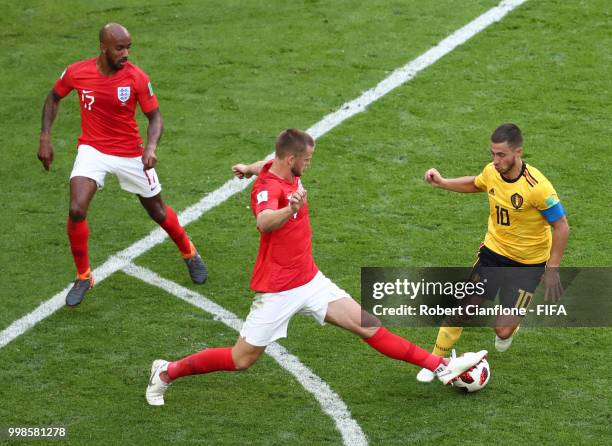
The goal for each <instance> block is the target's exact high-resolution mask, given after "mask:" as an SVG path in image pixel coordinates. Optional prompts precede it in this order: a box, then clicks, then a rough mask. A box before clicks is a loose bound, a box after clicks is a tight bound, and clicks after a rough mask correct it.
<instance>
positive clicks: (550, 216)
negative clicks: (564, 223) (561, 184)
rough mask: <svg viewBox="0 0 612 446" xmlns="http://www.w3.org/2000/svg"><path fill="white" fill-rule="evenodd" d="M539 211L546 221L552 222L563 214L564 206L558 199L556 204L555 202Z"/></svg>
mask: <svg viewBox="0 0 612 446" xmlns="http://www.w3.org/2000/svg"><path fill="white" fill-rule="evenodd" d="M540 212H541V213H542V215H543V216H544V218H545V219H546V221H547V222H548V223H554V222H556V221H557V220H559V219H560V218H561V217H564V216H565V208H564V207H563V205H562V204H561V202H560V201H559V202H557V204H555V205H554V206H551V207H549V208H548V209H544V210H543V211H540Z"/></svg>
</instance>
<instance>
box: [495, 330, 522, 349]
mask: <svg viewBox="0 0 612 446" xmlns="http://www.w3.org/2000/svg"><path fill="white" fill-rule="evenodd" d="M520 329H521V326H520V325H517V326H516V328H515V329H514V331H513V332H512V335H511V336H510V337H509V338H508V339H502V338H500V337H499V336H497V335H495V350H497V351H498V352H501V353H503V352H505V351H506V350H508V349H509V348H510V346H511V345H512V338H514V335H515V334H517V333H518V331H519V330H520Z"/></svg>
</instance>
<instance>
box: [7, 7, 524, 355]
mask: <svg viewBox="0 0 612 446" xmlns="http://www.w3.org/2000/svg"><path fill="white" fill-rule="evenodd" d="M526 1H527V0H504V1H502V2H501V3H499V5H498V6H495V7H493V8H491V9H489V10H488V11H487V12H485V13H484V14H482V15H480V16H479V17H477V18H476V19H474V20H472V21H471V22H470V23H468V24H467V25H465V26H464V27H463V28H460V29H458V30H457V31H455V32H454V33H453V34H451V35H450V36H448V37H447V38H445V39H443V40H442V41H440V42H439V43H438V44H437V45H436V46H434V47H432V48H431V49H429V50H428V51H426V52H425V53H423V54H421V55H420V56H419V57H417V58H416V59H414V60H413V61H411V62H409V63H407V64H406V65H404V66H403V67H401V68H398V69H397V70H395V71H394V72H393V73H391V74H390V75H389V76H388V77H387V78H385V79H384V80H383V81H381V82H380V83H379V84H378V85H376V86H375V87H374V88H372V89H370V90H368V91H366V92H364V93H363V94H362V95H361V96H359V97H358V98H357V99H354V100H352V101H350V102H347V103H346V104H344V105H342V107H340V109H338V110H337V111H335V112H333V113H331V114H329V115H327V116H325V117H323V119H321V120H320V121H319V122H317V123H316V124H315V125H313V126H312V127H311V128H309V129H308V132H309V133H310V134H311V135H312V136H313V137H315V138H319V137H321V136H323V135H325V134H326V133H327V132H329V131H330V130H331V129H333V128H335V127H337V126H338V125H339V124H341V123H342V122H344V121H345V120H346V119H348V118H350V117H351V116H353V115H355V114H357V113H360V112H362V111H364V110H365V108H366V107H367V106H368V105H370V104H372V103H373V102H375V101H377V100H378V99H380V98H381V97H383V96H384V95H386V94H387V93H389V92H390V91H392V90H394V89H396V88H397V87H399V86H400V85H402V84H404V83H406V82H408V81H409V80H410V79H412V78H413V77H414V76H416V75H417V74H418V73H419V72H420V71H423V70H424V69H425V68H427V67H429V66H430V65H432V64H433V63H435V62H436V61H438V60H439V59H440V58H441V57H443V56H444V55H446V54H448V53H449V52H451V51H452V50H454V49H455V48H457V47H458V46H459V45H462V44H463V43H465V42H466V41H468V40H469V39H470V38H472V37H474V36H475V35H476V34H478V33H479V32H481V31H482V30H484V29H486V28H487V27H488V26H490V25H491V24H493V23H495V22H498V21H499V20H501V19H502V18H503V17H504V16H505V15H506V14H508V13H509V12H510V11H512V10H513V9H515V8H517V7H518V6H520V5H521V4H523V3H525V2H526ZM271 156H272V154H270V155H268V157H271ZM252 181H253V179H251V180H238V179H236V178H234V179H231V180H229V181H227V182H226V183H225V184H224V185H223V186H221V187H220V188H218V189H216V190H215V191H213V192H211V193H210V194H208V195H206V196H204V198H202V199H201V200H200V201H199V202H197V203H196V204H194V205H192V206H190V207H188V208H187V209H185V210H184V211H183V212H181V213H180V215H179V220H180V222H181V223H182V224H183V225H188V224H189V223H191V222H192V221H194V220H197V219H199V218H200V217H201V216H202V215H203V214H204V213H205V212H207V211H208V210H210V209H212V208H214V207H216V206H218V205H219V204H221V203H223V202H224V201H226V200H227V199H228V198H230V197H231V196H233V195H235V194H237V193H238V192H241V191H243V190H244V189H246V188H247V187H248V186H249V185H250V184H251V182H252ZM165 238H166V233H165V232H164V231H163V230H162V229H159V228H158V229H156V230H154V231H152V232H151V233H150V234H149V235H148V236H146V237H144V238H143V239H140V240H139V241H137V242H135V243H134V244H132V245H131V246H129V247H128V248H126V249H124V250H123V251H120V252H118V253H117V254H115V255H112V256H111V257H109V258H108V259H107V260H106V262H104V263H103V264H102V265H101V266H99V267H98V268H96V269H95V270H94V272H93V273H94V276H95V278H96V282H97V283H100V282H102V281H103V280H104V279H106V278H107V277H108V276H110V275H111V274H112V273H114V272H116V271H118V270H120V269H122V268H124V267H125V266H126V265H127V264H128V263H130V262H131V261H132V260H134V259H135V258H136V257H138V256H140V255H141V254H143V253H145V252H147V251H148V250H150V249H151V248H153V247H154V246H156V245H158V244H160V243H161V242H163V241H164V239H165ZM70 286H71V285H68V286H67V287H66V288H64V289H63V290H62V291H60V292H59V293H57V294H56V295H55V296H53V297H51V298H50V299H49V300H47V301H45V302H43V303H42V304H40V305H39V306H38V307H37V308H36V309H34V310H33V311H32V312H31V313H28V314H26V315H25V316H23V317H22V318H20V319H17V320H16V321H14V322H13V323H12V324H11V325H9V326H8V327H7V328H5V329H4V330H2V332H0V348H2V347H4V346H5V345H7V344H8V343H9V342H11V341H12V340H13V339H15V338H17V337H18V336H20V335H22V334H23V333H25V332H26V331H27V330H28V329H30V328H31V327H33V326H34V325H36V324H37V323H38V322H40V321H41V320H43V319H45V318H46V317H48V316H50V315H51V314H53V313H54V312H55V311H57V310H58V309H60V308H61V307H62V306H63V302H64V298H65V296H66V293H67V292H68V290H69V289H70Z"/></svg>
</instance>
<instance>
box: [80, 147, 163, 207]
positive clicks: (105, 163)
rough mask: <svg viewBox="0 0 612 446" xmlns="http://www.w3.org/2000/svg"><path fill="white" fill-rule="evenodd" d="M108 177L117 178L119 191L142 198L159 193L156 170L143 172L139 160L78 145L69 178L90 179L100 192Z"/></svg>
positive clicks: (159, 187)
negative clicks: (109, 175)
mask: <svg viewBox="0 0 612 446" xmlns="http://www.w3.org/2000/svg"><path fill="white" fill-rule="evenodd" d="M107 173H111V174H113V175H115V176H116V177H117V179H118V180H119V185H120V186H121V189H123V190H124V191H126V192H130V193H133V194H138V195H140V196H141V197H144V198H150V197H154V196H155V195H157V194H159V193H160V192H161V190H162V189H161V184H160V182H159V179H158V178H157V172H155V169H148V170H144V165H143V164H142V158H141V157H140V156H137V157H134V158H126V157H123V156H114V155H107V154H106V153H102V152H100V151H98V150H96V149H95V148H94V147H92V146H88V145H86V144H81V145H79V150H78V153H77V157H76V160H75V161H74V166H73V168H72V173H71V174H70V178H71V179H72V178H74V177H86V178H91V179H92V180H94V181H95V182H96V184H97V185H98V189H102V188H103V187H104V179H105V177H106V174H107Z"/></svg>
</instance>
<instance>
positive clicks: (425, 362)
mask: <svg viewBox="0 0 612 446" xmlns="http://www.w3.org/2000/svg"><path fill="white" fill-rule="evenodd" d="M364 341H365V342H367V343H368V344H369V345H370V347H372V348H374V349H376V350H378V351H379V352H381V353H382V354H383V355H385V356H388V357H389V358H393V359H399V360H400V361H406V362H409V363H411V364H415V365H418V366H420V367H423V368H426V369H429V370H431V371H432V372H433V371H434V370H436V369H437V368H438V366H439V365H440V363H441V362H442V357H440V356H436V355H432V354H431V353H429V352H428V351H427V350H424V349H422V348H421V347H419V346H418V345H416V344H413V343H412V342H410V341H407V340H406V339H404V338H402V337H400V336H397V335H395V334H393V333H391V332H390V331H389V330H387V329H386V328H385V327H380V328H379V329H378V330H377V331H376V333H374V336H372V337H370V338H368V339H364Z"/></svg>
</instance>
